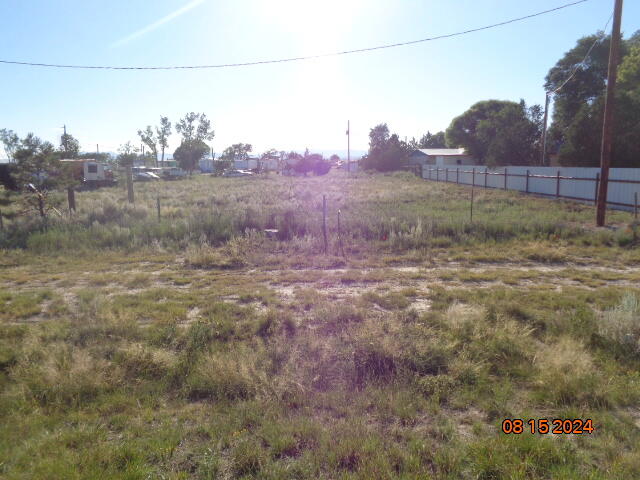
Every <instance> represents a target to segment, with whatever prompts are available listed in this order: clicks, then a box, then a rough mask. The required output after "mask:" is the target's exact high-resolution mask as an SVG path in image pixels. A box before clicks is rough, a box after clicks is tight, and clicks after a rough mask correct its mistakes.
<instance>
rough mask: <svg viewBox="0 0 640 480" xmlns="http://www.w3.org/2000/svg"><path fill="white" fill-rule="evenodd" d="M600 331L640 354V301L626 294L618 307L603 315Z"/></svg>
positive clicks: (630, 294)
mask: <svg viewBox="0 0 640 480" xmlns="http://www.w3.org/2000/svg"><path fill="white" fill-rule="evenodd" d="M598 330H599V333H600V335H602V336H603V337H605V338H607V339H609V340H611V341H613V342H616V343H617V344H619V345H620V346H622V347H623V348H625V349H627V350H630V351H633V352H634V353H640V299H639V298H638V297H637V296H636V295H634V294H632V293H626V294H625V295H624V296H623V297H622V300H621V301H620V304H619V305H618V306H616V307H615V308H613V309H611V310H607V311H605V312H604V313H603V314H602V319H601V321H600V322H599V323H598Z"/></svg>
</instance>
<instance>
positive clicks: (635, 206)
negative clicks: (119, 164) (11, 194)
mask: <svg viewBox="0 0 640 480" xmlns="http://www.w3.org/2000/svg"><path fill="white" fill-rule="evenodd" d="M633 217H634V218H635V219H636V220H637V219H638V192H633ZM0 218H2V215H1V214H0ZM0 225H2V221H0Z"/></svg>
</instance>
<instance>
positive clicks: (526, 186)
mask: <svg viewBox="0 0 640 480" xmlns="http://www.w3.org/2000/svg"><path fill="white" fill-rule="evenodd" d="M525 192H526V193H529V170H527V181H526V182H525Z"/></svg>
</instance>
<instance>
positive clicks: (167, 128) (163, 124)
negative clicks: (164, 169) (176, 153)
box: [156, 117, 171, 166]
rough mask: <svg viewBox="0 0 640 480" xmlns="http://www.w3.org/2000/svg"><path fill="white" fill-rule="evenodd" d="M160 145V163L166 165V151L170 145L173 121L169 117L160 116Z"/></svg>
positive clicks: (158, 129)
mask: <svg viewBox="0 0 640 480" xmlns="http://www.w3.org/2000/svg"><path fill="white" fill-rule="evenodd" d="M156 135H157V139H158V145H159V146H160V152H161V157H160V163H161V165H163V166H164V151H165V149H166V148H167V147H168V146H169V137H170V136H171V122H170V121H169V119H168V118H167V117H160V126H158V127H156Z"/></svg>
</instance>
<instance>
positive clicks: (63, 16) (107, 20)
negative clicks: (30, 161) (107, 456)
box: [0, 0, 640, 156]
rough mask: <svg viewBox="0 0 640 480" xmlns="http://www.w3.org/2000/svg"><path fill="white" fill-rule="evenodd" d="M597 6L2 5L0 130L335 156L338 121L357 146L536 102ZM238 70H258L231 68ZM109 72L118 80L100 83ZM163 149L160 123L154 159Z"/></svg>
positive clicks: (296, 1)
mask: <svg viewBox="0 0 640 480" xmlns="http://www.w3.org/2000/svg"><path fill="white" fill-rule="evenodd" d="M531 5H535V6H531ZM612 10H613V0H579V1H578V0H536V2H522V1H518V2H516V1H513V0H403V1H402V2H389V1H388V0H323V1H321V2H307V1H301V0H269V1H265V0H234V1H233V2H230V1H229V2H227V1H220V0H154V1H153V2H131V1H130V0H111V1H110V2H87V1H86V0H65V1H64V2H51V1H49V0H31V1H29V2H24V1H20V0H6V1H3V2H0V59H1V60H0V75H2V83H3V87H4V88H3V92H4V93H3V94H2V95H0V105H2V108H1V109H0V128H9V129H11V130H14V131H15V132H17V133H18V134H19V136H20V137H21V138H24V137H25V136H26V134H27V133H29V132H33V133H34V134H36V135H38V136H39V137H41V138H43V139H46V140H49V141H51V142H53V143H55V144H58V143H59V141H60V135H61V134H62V128H61V126H62V125H66V126H67V131H68V132H69V133H71V134H72V135H73V136H74V137H76V138H77V139H78V140H79V141H80V144H81V147H82V149H83V150H84V151H95V149H96V144H98V145H99V149H100V151H108V152H116V151H117V150H118V148H119V146H120V145H122V144H124V143H126V142H127V141H131V142H132V143H133V144H135V145H138V144H139V143H140V140H139V138H138V136H137V131H138V130H144V129H145V128H146V126H147V125H150V126H152V127H154V126H157V125H158V123H159V120H160V117H161V116H166V117H168V118H169V119H170V120H171V122H172V123H173V124H174V125H175V124H176V122H177V121H178V120H179V119H180V118H181V117H183V116H184V115H185V114H186V113H188V112H204V113H206V114H207V116H208V117H209V118H210V119H211V122H212V125H213V127H214V130H215V138H214V139H213V141H212V142H210V145H211V146H212V147H213V149H214V151H216V152H221V151H223V150H224V149H225V148H226V147H228V146H229V145H231V144H234V143H240V142H242V143H250V144H252V145H253V152H255V153H260V152H262V151H265V150H268V149H270V148H276V149H277V150H286V151H289V150H296V151H304V149H305V148H307V147H308V148H309V149H310V150H311V151H317V152H323V153H329V154H330V153H334V152H335V153H338V154H340V155H344V154H346V148H347V145H346V143H347V142H346V136H345V135H344V133H345V126H346V124H347V120H350V121H351V148H352V151H356V152H358V153H361V152H362V151H365V150H366V149H367V146H368V143H369V138H368V133H369V130H370V129H371V128H372V127H374V126H375V125H377V124H380V123H387V124H388V126H389V129H390V131H391V132H392V133H397V134H398V135H399V136H400V137H401V138H404V137H408V139H411V137H416V138H420V137H421V136H422V135H424V134H425V133H426V132H427V131H428V130H429V131H431V132H437V131H440V130H445V129H446V128H447V127H448V126H449V124H450V123H451V121H452V119H453V118H455V117H456V116H458V115H460V114H462V113H463V112H464V111H465V110H467V109H468V108H469V107H471V106H472V105H473V104H474V103H476V102H478V101H481V100H488V99H498V100H511V101H516V102H517V101H519V100H520V99H524V100H525V101H526V103H527V104H528V105H533V104H544V102H545V96H546V94H547V92H546V91H545V89H544V78H545V75H546V74H547V73H548V71H549V69H550V68H551V67H553V65H554V64H555V63H556V62H557V61H558V60H559V59H560V58H562V56H563V55H564V54H565V52H567V51H568V50H570V49H571V48H573V47H574V46H575V44H576V41H577V40H578V39H579V38H581V37H583V36H585V35H593V34H595V33H597V32H598V31H600V30H601V29H602V25H604V24H605V22H606V20H607V18H609V16H610V15H611V12H612ZM51 25H55V26H56V27H55V28H51ZM638 29H640V2H625V11H624V13H623V31H624V34H625V37H627V38H628V37H629V36H630V35H631V34H633V33H634V32H635V31H636V30H638ZM425 32H427V33H425ZM452 32H453V33H452ZM405 39H406V41H405ZM435 40H438V41H435ZM400 47H402V48H400ZM331 52H333V53H331ZM373 53H375V55H374V54H373ZM261 59H264V60H261ZM312 59H315V60H312ZM302 60H306V61H302ZM249 65H260V68H231V67H241V66H249ZM169 69H171V70H172V74H171V75H165V73H166V70H169ZM118 70H128V71H127V72H126V74H125V75H110V74H107V72H109V71H112V72H111V73H117V71H118ZM179 143H180V136H179V135H178V134H176V133H175V130H174V131H173V134H172V136H171V137H170V139H169V147H168V148H167V153H169V154H172V153H173V152H174V151H175V149H176V148H177V147H178V145H179ZM358 153H356V155H357V154H358ZM0 156H2V152H1V150H0Z"/></svg>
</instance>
